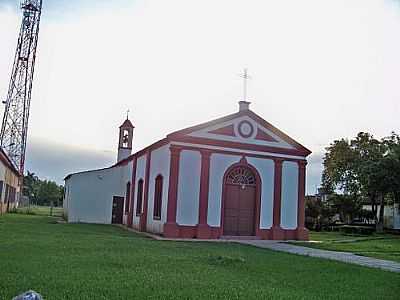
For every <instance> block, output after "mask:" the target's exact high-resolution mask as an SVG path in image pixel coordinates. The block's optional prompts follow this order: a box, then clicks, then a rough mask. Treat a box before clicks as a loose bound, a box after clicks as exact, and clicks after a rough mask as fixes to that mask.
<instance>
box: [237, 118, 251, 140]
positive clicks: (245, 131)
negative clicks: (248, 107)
mask: <svg viewBox="0 0 400 300" xmlns="http://www.w3.org/2000/svg"><path fill="white" fill-rule="evenodd" d="M237 128H238V132H239V135H240V136H241V137H244V138H249V137H251V136H252V135H253V133H254V127H253V125H252V124H251V123H250V122H249V121H246V120H244V121H241V122H240V123H239V124H238V127H237Z"/></svg>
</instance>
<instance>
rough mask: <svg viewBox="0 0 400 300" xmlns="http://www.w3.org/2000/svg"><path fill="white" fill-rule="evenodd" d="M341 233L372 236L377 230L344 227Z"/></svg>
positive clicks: (362, 227) (364, 227)
mask: <svg viewBox="0 0 400 300" xmlns="http://www.w3.org/2000/svg"><path fill="white" fill-rule="evenodd" d="M340 232H343V233H345V234H360V235H371V234H373V233H374V232H375V228H374V227H368V226H351V225H344V226H341V227H340Z"/></svg>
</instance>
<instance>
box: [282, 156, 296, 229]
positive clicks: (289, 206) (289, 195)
mask: <svg viewBox="0 0 400 300" xmlns="http://www.w3.org/2000/svg"><path fill="white" fill-rule="evenodd" d="M298 187H299V167H298V164H297V163H296V162H289V161H285V162H283V164H282V195H281V196H282V198H281V201H282V202H281V203H282V204H281V227H282V228H283V229H296V228H297V206H298V197H299V194H298Z"/></svg>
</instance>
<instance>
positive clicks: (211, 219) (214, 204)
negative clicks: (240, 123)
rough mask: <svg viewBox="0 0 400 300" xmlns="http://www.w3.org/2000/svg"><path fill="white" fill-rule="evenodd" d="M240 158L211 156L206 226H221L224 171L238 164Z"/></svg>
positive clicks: (221, 155) (223, 155) (236, 156)
mask: <svg viewBox="0 0 400 300" xmlns="http://www.w3.org/2000/svg"><path fill="white" fill-rule="evenodd" d="M239 160H240V156H238V155H226V154H215V153H213V154H211V158H210V184H209V190H208V216H207V224H208V225H210V226H215V227H219V226H220V225H221V200H222V184H223V179H224V174H225V172H226V170H227V169H228V168H229V167H230V166H231V165H232V164H234V163H237V162H239Z"/></svg>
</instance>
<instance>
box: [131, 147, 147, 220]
mask: <svg viewBox="0 0 400 300" xmlns="http://www.w3.org/2000/svg"><path fill="white" fill-rule="evenodd" d="M146 158H147V155H146V154H144V155H142V156H140V157H138V159H137V162H136V177H135V192H134V198H133V200H134V201H133V225H134V226H136V227H137V226H139V222H140V217H137V216H136V203H137V192H138V182H139V180H140V179H143V195H142V196H143V197H144V191H145V189H144V188H145V184H146V178H145V174H146ZM142 209H143V199H142Z"/></svg>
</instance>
